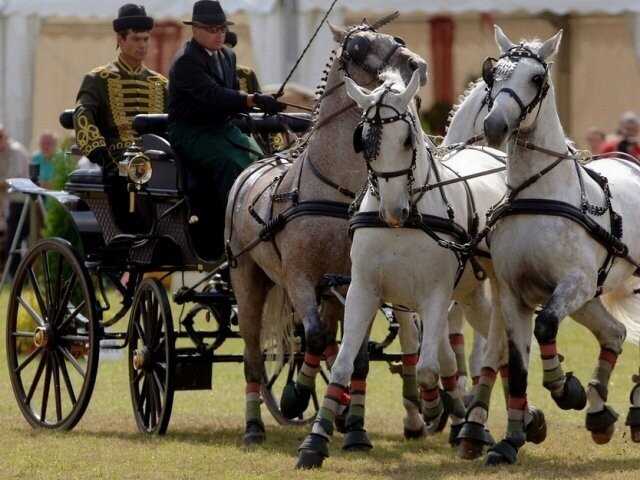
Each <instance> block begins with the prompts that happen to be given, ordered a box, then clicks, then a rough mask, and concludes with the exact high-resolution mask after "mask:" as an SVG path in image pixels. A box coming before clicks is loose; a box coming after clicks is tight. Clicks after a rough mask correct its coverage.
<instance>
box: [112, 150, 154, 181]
mask: <svg viewBox="0 0 640 480" xmlns="http://www.w3.org/2000/svg"><path fill="white" fill-rule="evenodd" d="M118 167H119V169H118V173H119V174H120V176H121V177H128V178H129V180H131V181H132V182H133V183H135V184H136V185H142V184H143V183H147V182H148V181H149V180H150V179H151V174H152V170H153V169H152V168H151V160H150V159H149V157H147V156H146V155H145V154H144V153H143V152H142V151H141V150H140V148H139V147H137V146H131V147H129V148H127V151H126V152H124V159H123V160H121V161H120V163H119V164H118Z"/></svg>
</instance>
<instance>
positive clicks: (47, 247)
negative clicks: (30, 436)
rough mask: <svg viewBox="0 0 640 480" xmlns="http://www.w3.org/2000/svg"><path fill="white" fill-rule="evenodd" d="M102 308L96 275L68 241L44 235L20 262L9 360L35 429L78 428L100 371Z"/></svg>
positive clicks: (11, 309) (25, 412)
mask: <svg viewBox="0 0 640 480" xmlns="http://www.w3.org/2000/svg"><path fill="white" fill-rule="evenodd" d="M95 305H96V301H95V292H94V290H93V288H92V287H91V283H90V277H89V274H88V272H87V270H86V268H85V267H84V264H83V263H82V262H81V260H80V257H79V255H78V253H77V252H76V251H75V250H74V249H73V247H72V246H71V244H70V243H69V242H67V241H66V240H62V239H58V238H48V239H44V240H41V241H40V242H38V243H37V244H36V245H35V246H34V247H33V248H32V249H31V250H29V251H28V252H27V254H26V255H25V257H24V258H23V260H22V262H21V263H20V265H19V266H18V269H17V271H16V275H15V279H14V283H13V287H12V289H11V296H10V298H9V307H8V315H7V337H6V341H7V364H8V367H9V376H10V378H11V386H12V387H13V393H14V394H15V397H16V399H17V400H18V405H19V406H20V410H21V411H22V414H23V415H24V417H25V418H26V419H27V421H28V422H29V424H31V426H33V427H43V428H49V429H59V430H70V429H72V428H73V427H74V426H75V425H76V424H77V423H78V421H80V419H81V418H82V415H84V412H85V411H86V409H87V405H88V404H89V400H90V399H91V394H92V393H93V387H94V385H95V380H96V374H97V370H98V357H99V338H98V321H97V316H96V311H95Z"/></svg>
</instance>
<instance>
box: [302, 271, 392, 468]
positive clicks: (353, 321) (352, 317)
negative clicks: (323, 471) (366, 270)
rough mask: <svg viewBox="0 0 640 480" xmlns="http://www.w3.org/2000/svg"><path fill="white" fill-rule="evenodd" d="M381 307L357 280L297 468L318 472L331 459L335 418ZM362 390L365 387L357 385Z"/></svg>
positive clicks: (350, 290) (378, 299) (353, 283)
mask: <svg viewBox="0 0 640 480" xmlns="http://www.w3.org/2000/svg"><path fill="white" fill-rule="evenodd" d="M379 305H380V298H379V297H378V296H376V295H375V294H374V293H373V292H372V291H371V288H369V287H368V285H365V286H363V287H360V286H359V285H358V283H357V282H356V279H355V278H354V279H353V281H352V283H351V286H350V287H349V293H348V294H347V298H346V304H345V318H344V334H343V337H342V343H341V346H340V350H339V351H338V356H337V357H336V361H335V363H334V364H333V368H332V369H331V382H330V383H329V386H328V387H327V392H326V394H325V396H324V398H323V400H322V405H321V407H320V410H319V411H318V415H317V416H316V419H315V421H314V422H313V426H312V428H311V433H310V434H309V435H307V437H306V438H305V439H304V440H303V442H302V443H301V444H300V446H299V447H298V461H297V463H296V468H303V469H308V468H319V467H321V466H322V462H323V461H324V459H325V458H326V457H328V456H329V448H328V444H329V439H330V438H331V436H332V435H333V426H334V422H335V417H336V414H337V412H338V409H339V408H340V405H341V404H342V403H344V401H343V399H344V397H345V396H346V395H347V384H348V382H349V379H350V378H351V376H352V374H353V372H354V362H355V359H356V356H357V355H358V352H360V351H361V349H362V346H363V343H364V340H365V338H367V335H368V331H369V329H370V327H371V321H372V319H373V317H374V315H375V314H376V312H377V310H378V307H379ZM356 387H362V385H356Z"/></svg>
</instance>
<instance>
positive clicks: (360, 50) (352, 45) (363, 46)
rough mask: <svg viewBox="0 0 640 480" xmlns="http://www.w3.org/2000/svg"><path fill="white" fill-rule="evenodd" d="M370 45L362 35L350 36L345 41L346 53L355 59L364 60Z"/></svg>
mask: <svg viewBox="0 0 640 480" xmlns="http://www.w3.org/2000/svg"><path fill="white" fill-rule="evenodd" d="M370 49H371V45H370V44H369V40H367V39H366V38H362V37H351V38H350V39H349V42H348V43H347V47H346V51H347V54H348V55H349V56H350V57H351V58H353V59H354V60H356V61H360V62H362V61H364V59H365V58H367V55H368V53H369V50H370Z"/></svg>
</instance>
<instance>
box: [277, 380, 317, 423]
mask: <svg viewBox="0 0 640 480" xmlns="http://www.w3.org/2000/svg"><path fill="white" fill-rule="evenodd" d="M310 399H311V390H309V389H307V388H301V387H300V386H298V385H296V384H295V383H294V382H288V383H287V384H286V385H285V386H284V389H283V390H282V397H280V411H281V412H282V414H283V415H284V416H285V417H287V418H296V417H300V416H301V415H302V414H303V413H304V411H305V410H306V409H307V407H308V406H309V400H310Z"/></svg>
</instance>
